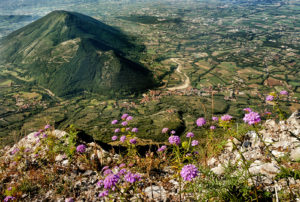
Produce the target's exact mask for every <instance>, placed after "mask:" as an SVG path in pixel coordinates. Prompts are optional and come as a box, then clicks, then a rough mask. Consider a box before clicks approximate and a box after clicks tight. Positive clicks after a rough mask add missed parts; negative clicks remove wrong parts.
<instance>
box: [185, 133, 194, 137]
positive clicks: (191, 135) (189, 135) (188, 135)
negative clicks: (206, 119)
mask: <svg viewBox="0 0 300 202" xmlns="http://www.w3.org/2000/svg"><path fill="white" fill-rule="evenodd" d="M194 136H195V135H194V133H192V132H188V133H187V134H186V137H189V138H192V137H194Z"/></svg>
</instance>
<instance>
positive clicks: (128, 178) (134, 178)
mask: <svg viewBox="0 0 300 202" xmlns="http://www.w3.org/2000/svg"><path fill="white" fill-rule="evenodd" d="M124 179H125V180H126V181H127V182H129V183H134V182H136V181H140V179H141V175H139V174H133V173H131V172H128V173H127V174H126V175H125V177H124Z"/></svg>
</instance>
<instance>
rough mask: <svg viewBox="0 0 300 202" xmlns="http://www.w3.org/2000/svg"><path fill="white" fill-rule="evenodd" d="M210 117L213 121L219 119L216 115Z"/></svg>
mask: <svg viewBox="0 0 300 202" xmlns="http://www.w3.org/2000/svg"><path fill="white" fill-rule="evenodd" d="M211 119H212V120H213V121H218V120H219V118H218V117H216V116H213V117H212V118H211Z"/></svg>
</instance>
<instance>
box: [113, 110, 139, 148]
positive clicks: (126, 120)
mask: <svg viewBox="0 0 300 202" xmlns="http://www.w3.org/2000/svg"><path fill="white" fill-rule="evenodd" d="M121 120H122V122H120V126H121V127H124V128H116V129H115V130H114V133H124V132H127V133H128V136H133V138H131V139H129V141H128V142H129V143H131V144H136V143H137V141H136V138H135V137H134V134H135V133H138V131H139V130H138V128H132V129H131V128H130V127H128V125H129V121H131V120H133V117H132V116H129V115H128V114H123V115H122V116H121ZM118 123H119V121H118V120H117V119H115V120H113V121H112V122H111V124H112V125H116V124H118ZM125 126H126V127H127V128H125ZM111 139H112V141H116V140H117V139H118V136H117V135H114V136H112V138H111ZM126 140H127V136H126V135H122V136H121V137H120V141H121V142H122V143H124V142H125V141H126Z"/></svg>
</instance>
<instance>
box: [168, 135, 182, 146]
mask: <svg viewBox="0 0 300 202" xmlns="http://www.w3.org/2000/svg"><path fill="white" fill-rule="evenodd" d="M169 142H170V144H176V145H179V144H180V137H178V136H176V135H172V136H170V137H169Z"/></svg>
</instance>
